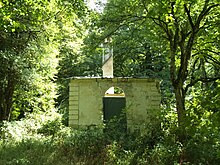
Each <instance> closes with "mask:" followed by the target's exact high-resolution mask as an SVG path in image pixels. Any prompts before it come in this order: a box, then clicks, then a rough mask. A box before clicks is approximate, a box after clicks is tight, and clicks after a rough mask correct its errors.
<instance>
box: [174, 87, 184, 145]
mask: <svg viewBox="0 0 220 165" xmlns="http://www.w3.org/2000/svg"><path fill="white" fill-rule="evenodd" d="M174 92H175V99H176V110H177V115H178V127H179V134H178V138H179V141H180V142H184V141H185V140H186V129H185V122H186V121H185V119H186V114H185V94H184V91H183V87H182V86H181V85H177V86H175V88H174Z"/></svg>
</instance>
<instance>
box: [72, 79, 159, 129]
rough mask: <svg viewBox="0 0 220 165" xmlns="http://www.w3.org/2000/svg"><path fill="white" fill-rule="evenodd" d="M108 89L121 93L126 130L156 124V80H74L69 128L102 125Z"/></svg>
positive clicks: (157, 87) (157, 84) (157, 112)
mask: <svg viewBox="0 0 220 165" xmlns="http://www.w3.org/2000/svg"><path fill="white" fill-rule="evenodd" d="M111 87H119V88H121V89H122V90H123V91H124V94H125V95H124V96H123V97H125V99H126V106H125V111H126V120H127V128H128V129H132V130H133V129H136V128H141V127H142V128H143V127H147V126H148V125H149V124H153V123H154V122H157V117H158V115H159V112H160V101H161V95H160V91H159V81H158V80H156V79H149V78H101V77H97V78H95V77H91V78H90V77H75V78H72V79H71V81H70V85H69V126H71V127H73V128H80V127H88V126H91V125H100V124H103V113H104V111H105V110H104V109H103V99H104V97H106V91H107V90H108V89H109V88H111Z"/></svg>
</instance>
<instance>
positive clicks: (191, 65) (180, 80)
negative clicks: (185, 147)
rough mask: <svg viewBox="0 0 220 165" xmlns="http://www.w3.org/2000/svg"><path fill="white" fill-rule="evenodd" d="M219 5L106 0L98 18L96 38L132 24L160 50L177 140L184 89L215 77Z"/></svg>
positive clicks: (210, 0) (202, 0) (209, 0)
mask: <svg viewBox="0 0 220 165" xmlns="http://www.w3.org/2000/svg"><path fill="white" fill-rule="evenodd" d="M219 6H220V4H219V3H218V1H216V0H194V1H180V0H174V1H169V0H162V1H145V0H125V1H120V0H117V1H115V0H114V1H113V0H110V1H109V2H108V3H107V5H106V7H105V10H104V12H103V15H102V17H101V19H100V24H99V27H100V29H101V31H102V38H104V37H107V36H111V35H114V34H116V33H117V32H120V30H121V29H122V28H124V27H127V28H128V27H131V25H132V24H135V25H136V26H142V27H146V28H147V29H148V30H147V32H145V36H146V37H147V38H148V40H149V41H151V42H150V43H151V46H153V47H154V48H155V47H156V48H157V50H160V49H161V48H162V49H164V50H165V51H164V52H163V53H164V55H165V57H166V60H167V61H168V63H169V74H170V81H171V84H172V87H173V91H174V94H175V102H176V103H175V104H176V110H177V115H178V123H179V128H180V133H179V139H180V141H182V142H183V141H184V140H185V139H186V133H185V127H186V125H185V121H186V106H185V99H186V95H187V94H188V93H189V89H190V88H191V87H192V86H194V85H195V84H196V83H198V82H203V83H205V84H207V83H208V82H210V81H215V80H217V79H219V78H220V74H219V72H218V71H217V70H216V69H217V68H219V51H218V50H219V41H218V40H217V38H218V37H219V34H220V33H219V21H220V20H219V15H220V12H219ZM141 30H142V29H141ZM210 68H213V71H210Z"/></svg>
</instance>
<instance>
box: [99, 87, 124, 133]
mask: <svg viewBox="0 0 220 165" xmlns="http://www.w3.org/2000/svg"><path fill="white" fill-rule="evenodd" d="M125 107H126V97H125V94H124V91H123V90H122V89H121V88H118V87H111V88H109V90H107V91H106V93H105V96H104V97H103V119H104V123H105V125H106V129H105V131H108V132H109V131H116V132H118V133H120V132H126V131H127V118H126V112H125Z"/></svg>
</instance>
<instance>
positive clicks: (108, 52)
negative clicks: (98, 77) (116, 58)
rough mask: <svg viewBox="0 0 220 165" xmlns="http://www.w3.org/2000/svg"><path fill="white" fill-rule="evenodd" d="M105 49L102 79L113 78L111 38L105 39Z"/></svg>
mask: <svg viewBox="0 0 220 165" xmlns="http://www.w3.org/2000/svg"><path fill="white" fill-rule="evenodd" d="M103 47H104V48H103V55H102V72H103V76H102V77H104V78H113V46H112V40H111V38H107V39H105V42H104V44H103Z"/></svg>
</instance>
